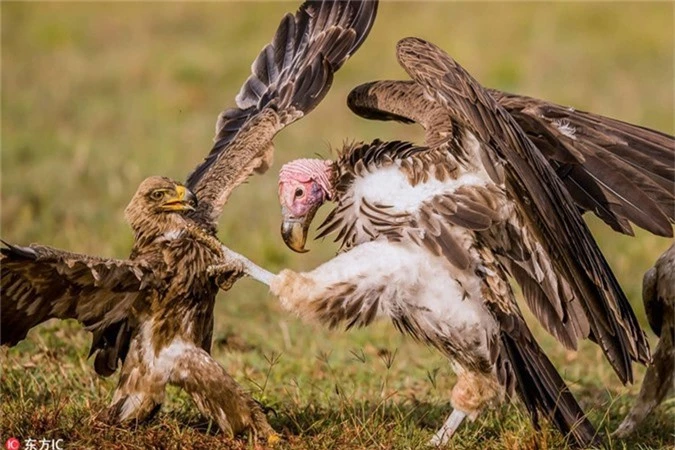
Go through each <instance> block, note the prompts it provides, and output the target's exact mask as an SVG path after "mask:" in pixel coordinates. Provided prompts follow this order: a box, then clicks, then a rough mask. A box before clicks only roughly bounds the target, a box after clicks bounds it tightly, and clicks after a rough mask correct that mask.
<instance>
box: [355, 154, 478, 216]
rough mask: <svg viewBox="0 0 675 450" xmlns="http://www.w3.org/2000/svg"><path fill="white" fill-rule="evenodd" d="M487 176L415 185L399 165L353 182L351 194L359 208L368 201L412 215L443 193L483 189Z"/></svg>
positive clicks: (434, 179)
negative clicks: (475, 188)
mask: <svg viewBox="0 0 675 450" xmlns="http://www.w3.org/2000/svg"><path fill="white" fill-rule="evenodd" d="M487 182H488V178H487V174H482V173H478V174H477V173H463V174H460V176H458V177H457V178H456V179H447V180H445V181H438V180H437V179H436V178H434V177H429V180H428V181H427V182H425V183H419V184H417V185H416V186H412V185H411V184H410V181H409V180H408V177H407V176H406V174H405V173H403V172H402V171H401V169H400V167H399V166H398V165H397V164H393V165H391V166H388V167H384V168H380V169H377V170H375V171H373V172H369V173H367V174H365V175H364V176H362V177H359V178H357V179H356V180H354V183H353V185H352V188H351V193H352V195H353V198H354V200H355V202H354V203H355V206H356V207H357V208H358V205H359V204H360V200H361V199H363V198H365V199H366V200H367V201H368V202H369V203H371V204H380V205H387V206H392V207H393V208H392V212H397V213H398V212H407V213H413V212H415V211H417V210H418V209H419V207H420V205H421V204H422V203H423V202H425V201H428V200H430V199H432V198H433V197H435V196H437V195H441V194H450V193H452V192H454V191H455V190H456V189H457V188H459V187H461V186H466V185H470V186H484V185H485V183H487Z"/></svg>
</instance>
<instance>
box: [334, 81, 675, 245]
mask: <svg viewBox="0 0 675 450" xmlns="http://www.w3.org/2000/svg"><path fill="white" fill-rule="evenodd" d="M488 92H489V93H490V95H491V96H492V97H493V98H494V99H495V100H496V101H497V102H498V103H499V104H500V105H501V106H502V107H503V108H504V109H506V111H508V112H509V113H510V114H511V116H512V117H513V118H514V119H515V121H516V122H517V124H518V125H519V126H520V127H521V128H522V129H523V130H524V131H525V133H526V134H527V136H528V137H529V138H530V140H531V141H532V143H534V144H535V146H536V147H537V148H538V149H539V150H540V151H541V152H542V154H543V155H544V156H545V157H546V159H547V160H548V161H549V163H550V164H551V165H552V166H553V168H554V169H555V171H556V173H557V174H558V175H559V176H560V178H561V179H562V180H563V182H564V184H565V186H566V187H567V189H568V191H569V192H570V194H571V196H572V198H573V199H574V201H575V202H576V204H577V206H578V207H580V208H582V210H584V211H592V212H593V213H595V214H596V215H597V216H598V217H600V218H601V219H602V220H603V221H605V222H606V223H607V224H608V225H610V226H611V227H612V228H613V229H614V230H616V231H619V232H622V233H626V234H632V233H633V231H632V228H631V226H630V223H629V221H632V222H633V223H635V224H636V225H638V226H640V227H642V228H644V229H646V230H649V231H650V232H652V233H654V234H658V235H661V236H672V233H673V231H672V226H671V225H670V222H672V221H674V220H675V194H674V193H675V140H674V138H673V137H672V136H669V135H667V134H664V133H660V132H658V131H654V130H650V129H648V128H644V127H640V126H637V125H632V124H628V123H625V122H621V121H619V120H615V119H611V118H609V117H603V116H600V115H597V114H592V113H588V112H584V111H578V110H575V109H572V108H566V107H563V106H560V105H556V104H554V103H550V102H546V101H543V100H539V99H535V98H530V97H525V96H519V95H513V94H507V93H504V92H501V91H498V90H493V89H490V90H488ZM347 104H348V106H349V107H350V109H351V110H352V111H353V112H354V113H356V114H358V115H359V116H361V117H364V118H368V119H375V120H396V121H399V122H404V123H412V122H417V123H419V124H420V125H422V126H423V127H424V128H425V130H426V131H427V135H426V140H427V145H430V144H429V142H430V141H433V140H434V139H438V138H439V137H441V138H442V136H437V135H436V132H437V131H438V130H439V129H447V127H448V126H450V120H447V117H445V116H444V114H443V107H442V106H441V105H439V104H438V102H437V101H435V99H433V98H431V97H429V96H428V95H425V92H424V88H423V87H422V86H421V85H420V84H418V83H416V82H415V81H389V80H384V81H375V82H371V83H366V84H363V85H361V86H357V87H356V88H354V89H353V90H352V91H351V92H350V94H349V97H348V100H347ZM446 116H447V115H446ZM439 120H447V122H448V123H447V124H446V125H445V126H444V127H438V126H436V125H437V124H438V121H439Z"/></svg>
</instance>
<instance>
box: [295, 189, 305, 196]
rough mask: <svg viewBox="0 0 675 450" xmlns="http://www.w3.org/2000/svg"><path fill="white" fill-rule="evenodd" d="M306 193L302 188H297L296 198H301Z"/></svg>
mask: <svg viewBox="0 0 675 450" xmlns="http://www.w3.org/2000/svg"><path fill="white" fill-rule="evenodd" d="M304 193H305V191H303V190H302V188H297V189H296V190H295V198H300V197H302V195H303V194H304Z"/></svg>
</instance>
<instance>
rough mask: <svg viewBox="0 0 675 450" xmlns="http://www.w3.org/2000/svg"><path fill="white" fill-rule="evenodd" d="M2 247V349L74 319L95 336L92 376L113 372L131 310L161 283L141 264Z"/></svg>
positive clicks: (36, 248) (34, 247)
mask: <svg viewBox="0 0 675 450" xmlns="http://www.w3.org/2000/svg"><path fill="white" fill-rule="evenodd" d="M5 245H7V247H3V248H2V249H0V254H1V255H2V257H1V259H0V285H1V286H2V295H0V314H1V315H2V327H1V329H0V344H2V345H10V346H11V345H15V344H16V343H18V342H19V341H21V340H22V339H24V338H25V337H26V334H27V333H28V331H29V330H30V329H31V328H33V327H34V326H36V325H39V324H40V323H42V322H45V321H46V320H49V319H52V318H59V319H77V320H78V321H79V322H81V323H82V324H83V325H84V326H85V327H86V328H87V329H88V330H89V331H91V332H92V333H93V334H94V338H93V342H92V353H94V352H96V351H98V354H97V355H96V361H95V367H96V371H97V372H98V373H100V374H101V375H109V374H111V373H112V372H114V371H115V368H116V367H117V359H118V354H117V352H118V350H117V348H118V346H117V345H114V344H115V341H116V340H117V339H118V337H119V336H121V335H123V334H124V332H125V331H124V330H125V327H126V323H125V321H126V320H127V315H128V311H129V308H130V307H131V305H132V304H133V303H134V302H135V301H137V300H138V299H139V297H140V296H143V295H146V294H147V292H148V290H150V289H152V288H153V287H154V286H155V285H157V284H158V283H159V281H160V280H157V278H156V277H155V274H154V272H153V271H152V270H151V269H150V268H149V267H148V266H147V265H145V264H143V263H142V262H134V261H130V260H118V259H105V258H96V257H92V256H87V255H81V254H77V253H71V252H67V251H63V250H58V249H55V248H51V247H46V246H42V245H31V246H29V247H19V246H14V245H10V244H5ZM115 324H118V326H117V325H115ZM104 334H106V335H105V336H104ZM111 351H112V352H113V353H114V354H110V353H111ZM122 351H124V349H122ZM119 357H121V358H123V357H124V355H119Z"/></svg>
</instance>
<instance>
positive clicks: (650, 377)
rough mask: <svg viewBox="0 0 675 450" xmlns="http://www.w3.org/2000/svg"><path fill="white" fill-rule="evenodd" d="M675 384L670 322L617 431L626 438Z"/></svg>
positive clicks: (674, 346) (674, 350) (674, 345)
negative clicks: (635, 398)
mask: <svg viewBox="0 0 675 450" xmlns="http://www.w3.org/2000/svg"><path fill="white" fill-rule="evenodd" d="M674 388H675V327H673V326H672V324H669V326H667V327H665V326H664V327H663V329H662V330H661V340H659V343H658V345H657V346H656V351H655V352H654V356H653V358H652V364H651V365H650V366H649V367H648V368H647V373H645V377H644V380H642V387H641V388H640V393H639V394H638V398H637V400H636V401H635V404H634V405H633V408H632V409H631V410H630V412H629V413H628V415H627V416H626V417H625V418H624V419H623V421H622V422H621V425H619V428H617V429H616V431H615V432H614V435H615V436H617V437H619V438H625V437H627V436H628V435H630V434H631V433H632V432H633V431H635V428H636V427H637V426H638V425H640V423H641V422H642V421H643V420H644V419H645V417H647V416H648V415H649V413H650V412H652V410H653V409H654V408H656V407H657V406H658V405H659V404H660V403H661V402H662V401H663V399H664V398H665V397H666V395H667V394H668V392H672V391H673V389H674Z"/></svg>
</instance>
